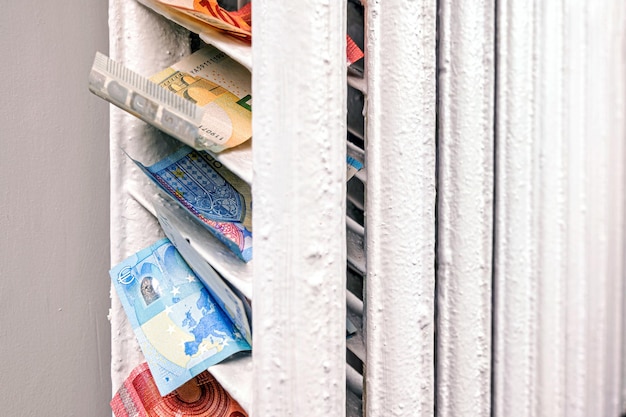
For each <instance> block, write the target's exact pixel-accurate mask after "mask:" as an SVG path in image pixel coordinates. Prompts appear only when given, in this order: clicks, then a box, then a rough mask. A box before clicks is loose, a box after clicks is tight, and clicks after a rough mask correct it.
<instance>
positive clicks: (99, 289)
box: [0, 0, 111, 417]
mask: <svg viewBox="0 0 626 417" xmlns="http://www.w3.org/2000/svg"><path fill="white" fill-rule="evenodd" d="M4 3H5V4H3V7H2V13H0V56H1V57H2V65H0V231H1V237H0V375H2V382H1V383H0V386H1V388H0V414H1V415H6V416H46V417H50V416H64V417H67V416H81V417H83V416H110V415H111V411H110V408H109V405H108V402H109V400H110V398H111V383H110V373H109V362H110V327H109V323H108V320H107V313H108V308H109V303H110V302H109V279H108V274H107V271H108V269H109V266H110V265H109V168H108V108H107V105H106V104H105V103H104V102H103V101H102V100H100V99H98V98H96V97H95V96H93V95H91V94H90V93H89V91H88V89H87V77H88V74H89V69H90V67H91V61H92V60H93V55H94V53H95V51H96V50H101V51H104V52H107V50H108V29H107V2H106V1H95V0H88V1H79V0H70V1H64V2H62V3H61V2H35V3H32V2H15V1H13V2H4Z"/></svg>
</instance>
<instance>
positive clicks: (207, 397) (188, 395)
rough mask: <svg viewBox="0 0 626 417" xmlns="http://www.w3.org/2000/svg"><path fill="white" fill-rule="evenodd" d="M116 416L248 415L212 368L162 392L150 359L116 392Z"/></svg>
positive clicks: (198, 416)
mask: <svg viewBox="0 0 626 417" xmlns="http://www.w3.org/2000/svg"><path fill="white" fill-rule="evenodd" d="M111 409H112V410H113V415H114V416H115V417H168V416H194V417H216V416H223V417H247V414H246V412H245V410H244V409H243V408H242V407H241V406H240V405H239V403H238V402H237V401H235V400H234V399H233V398H232V397H231V396H230V394H229V393H228V392H226V391H225V390H224V388H223V387H222V386H221V385H220V384H219V382H218V381H217V380H216V379H215V378H214V377H213V375H211V374H210V373H209V372H208V371H204V372H202V373H200V374H198V375H197V376H196V377H195V378H193V379H190V380H189V381H187V382H186V383H185V384H184V385H182V386H181V387H179V388H178V389H177V390H176V391H174V392H172V393H171V394H168V395H165V396H162V395H160V393H159V391H158V389H157V386H156V384H155V380H154V378H153V377H152V373H151V372H150V368H149V366H148V364H147V363H146V362H144V363H142V364H140V365H138V366H137V367H135V369H133V370H132V371H131V373H130V375H129V376H128V378H126V380H125V381H124V383H123V384H122V386H121V387H120V388H119V389H118V391H117V392H116V393H115V395H114V396H113V399H112V400H111Z"/></svg>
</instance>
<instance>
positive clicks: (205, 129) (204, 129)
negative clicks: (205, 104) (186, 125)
mask: <svg viewBox="0 0 626 417" xmlns="http://www.w3.org/2000/svg"><path fill="white" fill-rule="evenodd" d="M200 130H201V131H202V132H204V133H205V134H206V135H208V136H211V137H212V138H213V139H215V140H217V141H218V142H224V141H226V138H225V137H224V136H223V135H220V134H219V133H217V132H216V131H215V130H211V129H209V128H208V127H206V126H200Z"/></svg>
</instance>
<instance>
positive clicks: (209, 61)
mask: <svg viewBox="0 0 626 417" xmlns="http://www.w3.org/2000/svg"><path fill="white" fill-rule="evenodd" d="M224 58H226V54H225V53H224V52H220V53H218V54H217V55H215V56H213V57H211V58H209V59H207V60H206V61H204V62H203V63H202V64H198V65H196V66H195V67H194V68H193V69H192V70H191V71H189V74H191V75H196V74H197V73H199V72H200V71H202V70H203V69H205V68H206V67H208V66H210V65H211V64H217V63H218V62H220V61H222V60H223V59H224Z"/></svg>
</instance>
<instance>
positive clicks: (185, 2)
mask: <svg viewBox="0 0 626 417" xmlns="http://www.w3.org/2000/svg"><path fill="white" fill-rule="evenodd" d="M140 2H141V3H143V4H145V5H147V6H148V7H152V8H153V9H156V10H161V11H163V9H164V8H165V9H168V13H167V14H170V15H173V16H176V18H177V20H180V21H182V22H180V23H182V24H183V25H184V26H187V27H188V28H190V29H194V30H195V31H199V29H197V28H201V27H202V25H205V26H208V27H211V28H214V29H217V30H219V31H221V32H223V33H225V34H228V35H230V36H233V37H235V38H237V39H240V40H243V41H244V42H250V41H251V40H252V3H247V4H246V5H245V6H243V7H242V8H241V9H239V10H234V11H228V10H226V9H224V8H223V7H221V6H220V5H219V3H218V1H217V0H140ZM363 56H364V54H363V51H362V50H361V48H359V46H358V45H357V43H356V42H354V40H353V39H352V38H351V37H350V36H348V35H346V62H347V64H348V66H350V65H352V64H354V63H355V62H357V61H359V60H360V59H361V58H363Z"/></svg>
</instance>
